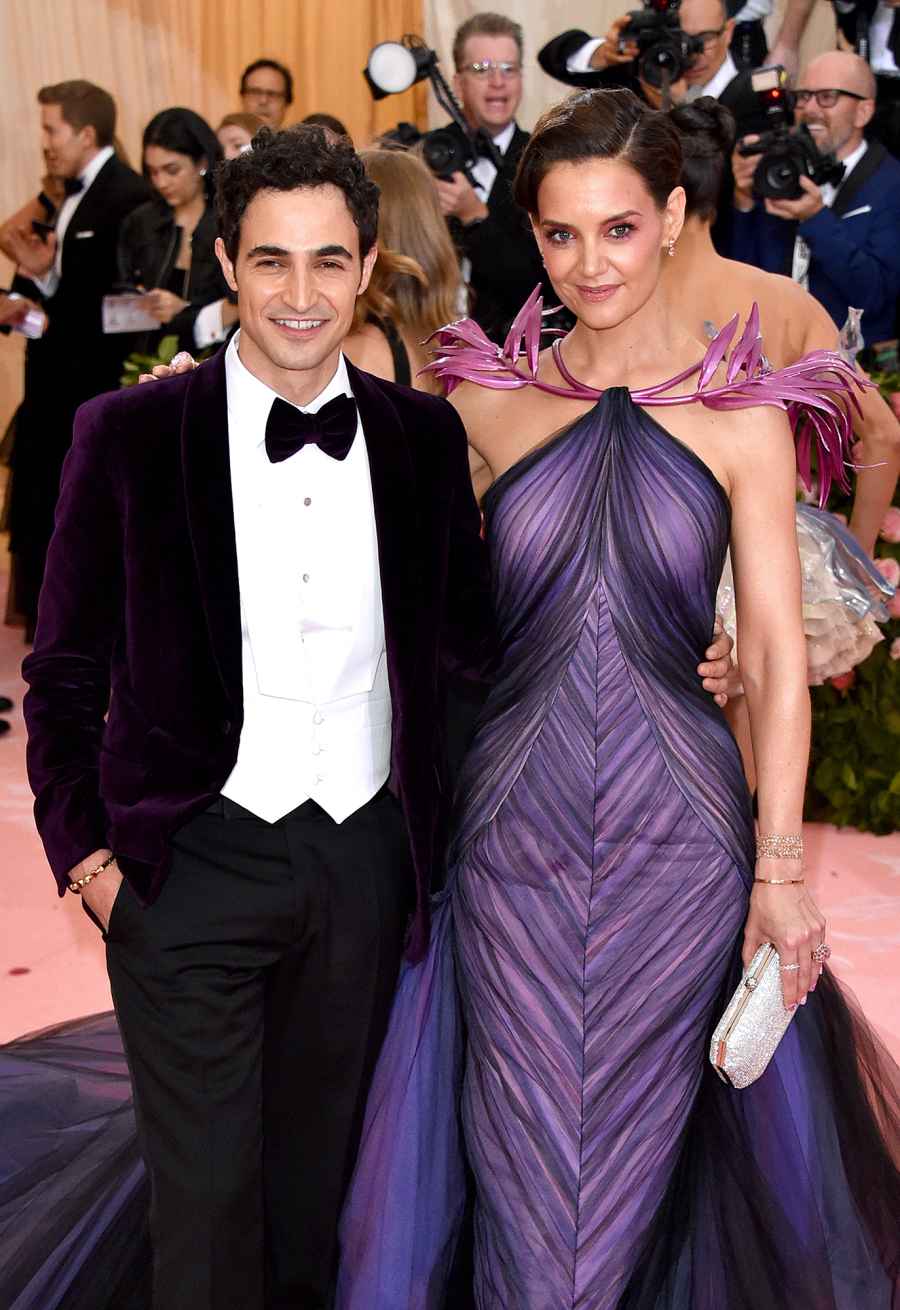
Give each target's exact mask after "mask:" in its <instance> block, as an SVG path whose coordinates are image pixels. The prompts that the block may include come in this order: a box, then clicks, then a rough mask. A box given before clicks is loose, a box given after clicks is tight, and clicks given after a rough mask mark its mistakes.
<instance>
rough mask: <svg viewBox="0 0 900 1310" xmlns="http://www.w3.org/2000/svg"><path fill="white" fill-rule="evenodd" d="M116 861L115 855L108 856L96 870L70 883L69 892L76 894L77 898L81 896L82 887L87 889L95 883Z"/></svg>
mask: <svg viewBox="0 0 900 1310" xmlns="http://www.w3.org/2000/svg"><path fill="white" fill-rule="evenodd" d="M115 860H116V857H115V856H114V855H110V856H108V857H107V858H106V859H105V860H104V861H103V863H102V864H98V865H97V867H96V869H91V870H89V872H88V873H83V874H82V875H81V877H80V878H76V879H75V880H74V882H70V883H69V891H70V892H74V893H75V895H76V896H80V895H81V889H82V887H86V886H87V885H88V883H89V882H93V881H94V879H95V878H99V877H100V874H101V873H102V872H103V870H104V869H108V868H109V866H110V865H111V864H114V863H115Z"/></svg>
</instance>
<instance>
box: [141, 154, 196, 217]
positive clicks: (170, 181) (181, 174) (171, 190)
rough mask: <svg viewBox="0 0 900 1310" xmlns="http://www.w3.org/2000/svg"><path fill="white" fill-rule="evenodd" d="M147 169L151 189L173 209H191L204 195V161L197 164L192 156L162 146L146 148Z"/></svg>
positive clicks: (145, 160)
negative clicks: (186, 206) (185, 206)
mask: <svg viewBox="0 0 900 1310" xmlns="http://www.w3.org/2000/svg"><path fill="white" fill-rule="evenodd" d="M144 168H145V170H146V173H147V177H148V178H149V179H150V183H151V185H152V186H154V187H155V188H156V190H157V191H158V192H159V194H160V195H161V196H162V198H163V200H164V201H165V202H166V204H167V205H171V207H172V208H173V209H178V208H180V207H181V206H182V205H189V204H190V203H191V201H192V200H196V199H197V197H198V196H199V195H200V194H201V193H202V191H203V174H202V173H201V171H200V170H201V169H205V168H206V160H205V159H201V160H200V161H199V163H197V162H196V161H195V160H193V159H191V157H190V155H180V154H178V153H177V152H176V151H174V150H165V149H164V148H163V147H162V146H147V149H146V150H145V151H144Z"/></svg>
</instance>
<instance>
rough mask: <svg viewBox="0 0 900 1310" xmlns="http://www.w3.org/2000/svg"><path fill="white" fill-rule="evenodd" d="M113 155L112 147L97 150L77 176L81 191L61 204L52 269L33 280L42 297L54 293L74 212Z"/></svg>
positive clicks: (57, 219) (60, 272)
mask: <svg viewBox="0 0 900 1310" xmlns="http://www.w3.org/2000/svg"><path fill="white" fill-rule="evenodd" d="M115 153H116V152H115V151H114V150H113V148H112V146H104V147H103V149H102V150H98V151H97V153H96V155H94V158H93V159H92V160H91V162H90V163H89V164H88V165H87V167H86V168H83V169H82V170H81V172H80V173H79V174H78V180H79V181H80V182H81V183H82V188H81V190H80V191H78V192H76V194H75V195H74V196H66V198H65V200H64V201H63V202H62V205H61V206H60V209H59V214H58V215H57V218H56V227H55V231H56V254H55V255H54V256H53V267H52V268H51V269H49V271H48V272H47V273H46V274H45V275H44V277H42V278H41V279H40V280H38V279H37V278H34V284H35V286H36V287H37V288H38V290H39V291H40V292H41V294H42V295H44V296H52V295H54V294H55V293H56V289H57V287H58V286H59V279H60V277H61V276H62V255H63V241H64V240H65V236H66V232H67V230H68V227H69V224H70V223H71V222H72V218H73V216H74V214H75V210H76V209H77V208H78V206H79V205H80V204H81V202H82V200H83V199H84V198H85V196H86V195H87V193H88V191H90V189H91V185H92V184H93V182H94V181H95V180H96V178H97V174H98V173H99V172H100V170H101V168H102V167H103V165H104V164H105V163H106V161H107V160H108V159H112V157H113V155H114V154H115Z"/></svg>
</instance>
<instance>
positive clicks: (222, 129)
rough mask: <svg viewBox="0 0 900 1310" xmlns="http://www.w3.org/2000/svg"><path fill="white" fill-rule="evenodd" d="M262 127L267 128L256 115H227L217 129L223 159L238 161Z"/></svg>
mask: <svg viewBox="0 0 900 1310" xmlns="http://www.w3.org/2000/svg"><path fill="white" fill-rule="evenodd" d="M261 127H265V124H264V123H263V121H262V119H261V118H258V117H257V116H256V114H226V115H225V117H224V118H223V119H222V121H221V123H220V124H219V126H218V127H217V128H216V136H217V138H218V141H219V145H220V146H221V147H222V158H223V159H237V157H238V155H240V154H242V153H243V152H244V151H245V150H246V149H247V147H248V146H249V145H250V142H251V141H252V140H253V138H254V137H255V136H256V134H257V132H258V131H259V129H260V128H261Z"/></svg>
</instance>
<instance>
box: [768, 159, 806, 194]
mask: <svg viewBox="0 0 900 1310" xmlns="http://www.w3.org/2000/svg"><path fill="white" fill-rule="evenodd" d="M765 179H766V193H767V194H768V195H770V196H773V197H777V196H781V197H783V198H785V199H791V198H793V197H795V196H797V195H798V194H800V192H801V187H800V170H799V169H798V167H797V164H796V161H795V160H793V159H785V158H775V159H768V160H766V168H765Z"/></svg>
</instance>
